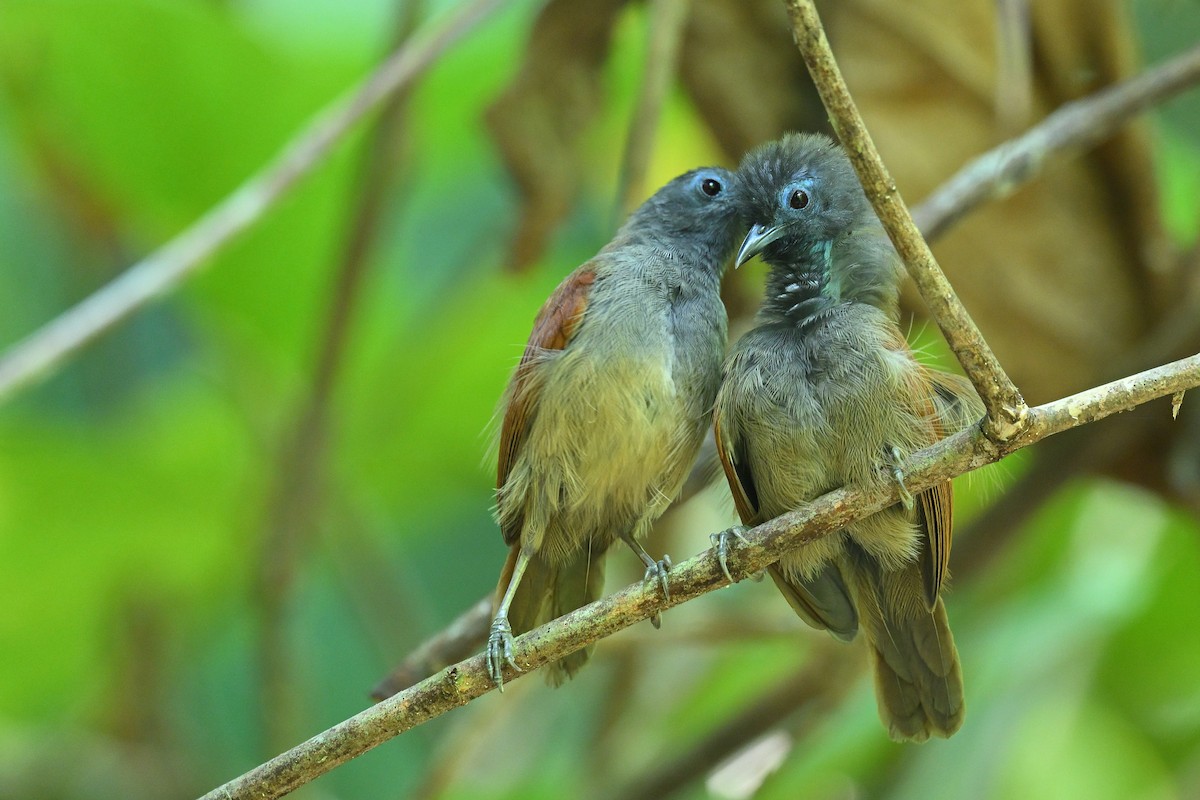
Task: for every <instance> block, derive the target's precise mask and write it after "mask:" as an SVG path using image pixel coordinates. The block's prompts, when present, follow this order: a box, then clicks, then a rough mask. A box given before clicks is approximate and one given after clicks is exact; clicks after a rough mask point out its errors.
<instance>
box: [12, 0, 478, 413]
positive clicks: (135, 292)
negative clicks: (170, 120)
mask: <svg viewBox="0 0 1200 800" xmlns="http://www.w3.org/2000/svg"><path fill="white" fill-rule="evenodd" d="M500 5H502V0H473V2H471V3H468V4H467V5H464V6H463V7H462V8H460V9H459V10H457V11H456V12H455V13H454V14H453V16H451V17H450V18H448V19H446V20H445V21H444V22H442V23H441V24H439V25H437V26H436V27H435V28H433V29H431V30H429V31H427V32H425V33H424V34H422V35H419V36H417V37H416V38H415V39H414V40H413V42H412V44H410V45H408V46H407V47H404V48H403V49H401V50H398V51H397V52H396V53H395V54H394V55H392V56H391V57H390V58H388V60H387V61H385V62H384V63H383V64H381V65H380V66H379V67H378V68H377V69H376V70H375V71H374V72H373V73H371V75H369V76H368V77H367V78H366V80H364V81H363V82H362V83H361V84H359V86H358V87H357V88H355V89H354V90H353V91H351V92H350V93H349V94H347V95H345V96H343V97H342V98H340V99H338V100H336V101H334V102H333V103H332V104H331V105H329V106H327V107H326V108H325V109H324V110H322V111H321V112H320V113H319V114H317V115H316V117H314V118H313V120H312V121H311V122H310V123H309V124H308V125H307V126H306V127H305V128H304V129H303V130H302V131H300V133H298V134H297V135H296V136H295V137H294V138H292V140H291V141H290V142H288V143H287V144H286V145H284V147H283V149H282V151H281V152H280V153H279V155H277V156H276V157H275V158H274V159H273V160H272V161H271V162H270V163H269V164H267V166H266V167H264V168H263V169H262V170H261V171H259V172H258V173H257V174H256V175H254V176H253V177H252V178H250V179H249V180H248V181H246V182H245V183H244V184H242V185H241V186H240V187H238V188H237V189H236V190H234V192H233V193H232V194H230V195H229V196H227V197H226V198H225V199H224V200H222V201H221V202H220V203H218V204H217V205H216V206H215V207H213V208H212V209H211V210H210V211H209V212H208V213H206V214H205V215H204V216H203V217H201V218H200V219H199V220H197V221H196V222H195V223H194V224H193V225H192V226H191V227H189V228H188V229H187V230H185V231H184V232H183V233H181V234H179V235H178V236H176V237H175V238H174V239H172V240H171V241H170V242H168V243H167V244H165V245H164V246H163V247H161V248H160V249H158V250H156V251H155V252H153V253H151V254H150V255H149V256H147V257H146V258H144V259H142V260H141V261H139V262H137V263H136V264H134V265H133V266H132V267H130V268H129V269H127V270H126V271H125V272H123V273H122V274H121V275H119V276H118V277H117V278H115V279H114V280H113V281H112V282H110V283H109V284H108V285H106V286H104V287H103V288H102V289H100V290H99V291H97V292H95V293H94V294H91V295H89V296H88V297H86V298H85V299H83V300H82V301H81V302H80V303H78V304H77V305H75V306H74V307H72V308H70V309H68V310H67V311H64V312H63V313H62V314H60V315H58V316H57V317H55V318H54V319H52V320H51V321H50V322H48V323H46V324H45V325H43V326H42V327H41V328H39V329H38V330H36V331H34V332H33V333H31V334H30V335H29V336H28V337H26V338H25V339H23V340H21V341H20V342H17V343H16V344H15V345H13V346H12V347H11V348H9V350H8V351H7V352H6V353H5V354H4V355H3V357H0V400H3V399H5V398H7V397H9V396H10V395H11V394H12V393H13V392H14V391H16V390H17V389H19V388H20V387H22V386H24V385H25V384H27V383H29V382H31V381H33V380H34V379H35V378H37V377H39V376H40V375H42V374H43V373H46V372H48V371H50V370H51V369H53V368H54V367H55V366H57V365H58V364H59V363H60V362H62V361H63V360H64V359H65V358H66V357H67V356H69V355H71V354H72V353H74V352H75V351H76V350H78V349H79V348H81V347H83V346H84V345H85V344H87V343H88V342H90V341H91V340H92V339H95V338H96V337H97V336H99V335H100V334H102V333H104V332H105V331H106V330H108V329H109V328H111V327H112V326H114V325H116V324H117V323H118V322H120V321H122V320H123V319H125V318H126V317H128V316H129V315H130V314H132V313H133V312H134V311H137V310H138V309H139V308H141V307H142V306H144V305H145V304H146V303H148V302H150V301H151V300H153V299H154V298H156V297H158V296H159V295H161V294H164V293H165V292H167V291H168V290H170V289H172V288H173V287H174V286H175V285H176V284H178V283H179V282H180V281H182V280H183V279H184V278H186V277H188V276H189V275H190V274H191V273H193V272H195V271H196V270H197V269H199V268H200V267H201V266H203V265H204V264H205V263H206V262H207V261H208V260H209V259H210V258H211V257H212V256H213V255H215V254H216V253H218V252H220V251H221V250H222V249H223V248H224V247H225V246H226V245H228V244H229V243H230V242H231V241H232V240H233V239H234V237H236V236H237V235H238V234H239V233H241V232H242V231H244V230H246V229H247V228H249V227H250V226H251V225H253V224H254V223H255V222H257V221H258V220H259V219H260V218H261V217H262V216H263V215H264V214H265V213H266V212H267V211H268V210H269V209H271V208H272V207H273V206H274V205H275V204H276V203H277V202H278V201H279V199H280V198H281V197H283V196H284V195H285V194H286V193H287V192H288V191H289V190H291V189H292V188H293V187H294V186H295V185H296V184H297V183H298V182H299V181H300V179H301V178H304V177H306V176H307V175H308V174H309V173H311V172H312V171H313V170H314V169H315V168H316V167H317V166H319V165H320V164H321V163H322V162H323V161H324V160H325V158H326V156H327V155H328V154H329V152H330V151H331V150H332V149H333V148H334V147H335V146H336V145H337V144H338V142H340V141H341V140H342V138H343V137H344V136H345V135H346V133H347V132H349V131H350V129H351V128H353V127H354V125H355V124H356V123H358V122H359V120H361V119H362V118H363V117H364V116H365V115H366V114H367V113H369V112H370V111H371V110H373V109H374V108H375V107H376V106H377V105H378V104H379V103H380V102H381V101H382V100H383V99H385V98H386V97H388V96H390V95H392V94H394V93H395V92H397V91H399V90H400V89H403V88H404V87H406V86H409V85H410V84H412V82H413V81H414V80H415V79H416V78H417V77H419V76H420V75H421V74H422V73H423V72H424V71H425V70H426V69H428V68H429V67H430V66H431V65H432V64H433V63H434V62H435V60H436V59H437V58H438V56H440V55H441V54H442V53H443V52H445V51H446V49H447V48H449V47H450V46H451V45H452V44H454V43H455V42H457V41H458V40H459V39H461V38H462V37H463V36H464V35H465V34H466V33H467V32H468V31H470V30H471V29H472V28H474V27H475V25H477V24H478V23H479V22H481V21H482V20H483V19H484V18H486V17H487V16H488V14H489V13H490V12H492V11H494V10H495V9H496V8H498V7H499V6H500Z"/></svg>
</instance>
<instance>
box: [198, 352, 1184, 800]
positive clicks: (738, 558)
mask: <svg viewBox="0 0 1200 800" xmlns="http://www.w3.org/2000/svg"><path fill="white" fill-rule="evenodd" d="M1197 386H1200V354H1198V355H1194V356H1190V357H1188V358H1185V359H1182V360H1179V361H1175V362H1172V363H1170V364H1167V365H1165V366H1162V367H1157V368H1155V369H1152V370H1147V371H1146V372H1141V373H1138V374H1137V375H1132V376H1130V377H1128V378H1122V379H1121V380H1118V381H1114V382H1112V383H1108V384H1105V385H1103V386H1098V387H1096V388H1094V389H1090V390H1088V391H1086V392H1081V393H1079V394H1076V395H1072V396H1070V397H1067V398H1064V399H1062V400H1057V401H1055V402H1053V403H1048V404H1046V405H1043V406H1038V407H1036V408H1033V409H1030V410H1029V411H1028V423H1027V425H1026V426H1025V428H1024V429H1023V430H1022V432H1021V435H1020V436H1019V437H1016V438H1014V439H1012V440H1010V441H1008V442H1004V443H1002V444H997V443H996V442H995V441H993V440H992V439H990V438H988V437H987V436H985V435H984V434H983V432H982V431H981V430H980V429H979V428H972V429H969V430H966V431H963V432H961V433H959V434H956V435H955V436H953V437H951V438H949V439H945V440H943V441H941V442H939V443H938V444H936V445H934V446H933V447H930V448H928V449H926V450H922V451H921V452H919V453H916V454H915V455H913V456H912V457H911V458H910V460H909V462H908V475H907V484H908V487H909V489H910V491H913V492H919V491H923V490H925V489H927V488H928V487H930V486H933V485H934V484H938V483H942V482H944V481H947V480H950V479H951V478H953V477H955V476H957V475H960V474H962V473H964V472H967V471H970V470H973V469H978V468H979V467H981V466H983V465H985V464H989V463H992V462H994V461H998V460H999V459H1001V458H1003V457H1004V456H1006V455H1008V454H1010V453H1012V452H1015V451H1016V450H1019V449H1021V448H1023V447H1026V446H1028V445H1030V444H1033V443H1034V442H1037V441H1040V440H1041V439H1044V438H1045V437H1047V436H1050V435H1052V434H1055V433H1060V432H1062V431H1064V430H1068V429H1070V428H1074V427H1076V426H1079V425H1083V424H1086V423H1087V422H1092V421H1095V420H1098V419H1100V418H1102V417H1105V416H1109V415H1111V414H1117V413H1120V412H1122V411H1127V410H1129V409H1130V408H1133V407H1134V406H1136V405H1139V404H1141V403H1145V402H1148V401H1150V400H1153V399H1156V398H1159V397H1164V396H1168V395H1172V394H1175V393H1176V392H1179V391H1183V390H1186V389H1190V388H1195V387H1197ZM1164 413H1167V411H1166V410H1165V409H1164ZM898 500H899V496H898V487H897V486H896V484H895V483H894V482H893V481H887V480H881V481H880V482H879V483H877V484H875V485H872V486H866V487H855V488H841V489H836V490H834V491H832V492H829V493H828V494H826V495H823V496H821V497H819V498H817V499H816V500H814V501H813V502H811V503H809V504H808V505H807V506H805V507H804V508H801V509H799V510H796V511H792V512H789V513H787V514H784V515H782V516H780V517H777V518H776V519H773V520H771V521H770V522H766V523H763V524H762V525H759V526H758V527H756V528H754V529H752V530H751V531H750V532H748V533H747V534H746V536H747V538H748V539H749V540H750V542H751V544H750V545H748V546H743V547H741V548H739V549H738V550H736V551H735V552H734V553H733V554H732V555H731V558H730V559H729V561H730V563H729V568H730V572H731V573H732V574H733V576H734V577H735V579H737V580H742V579H743V578H746V577H749V576H750V575H753V574H754V573H756V572H758V571H759V570H762V569H765V568H766V567H767V566H768V565H770V564H772V563H774V562H775V561H777V560H778V559H779V557H780V556H782V555H783V554H784V553H786V552H788V551H789V550H792V549H794V548H796V547H801V546H803V545H804V544H806V543H808V542H811V541H813V540H815V539H819V538H821V537H822V536H825V535H827V534H829V533H832V532H833V531H835V530H838V529H840V528H842V527H843V526H845V525H847V524H849V523H852V522H854V521H856V520H859V519H862V518H864V517H866V516H869V515H871V514H874V513H876V512H878V511H880V510H882V509H884V508H886V507H888V506H890V505H893V504H895V503H896V502H898ZM670 582H671V598H670V600H664V599H663V596H662V593H661V592H660V591H659V589H658V588H657V586H650V585H647V584H646V583H644V582H638V583H636V584H633V585H632V586H627V587H626V588H624V589H622V590H620V591H618V592H615V593H613V594H611V595H609V596H607V597H604V598H602V599H600V600H598V601H596V602H595V603H592V604H591V605H588V606H584V607H583V608H580V609H577V610H575V611H573V612H571V613H570V614H566V615H564V616H562V617H560V618H558V619H556V620H554V621H553V622H550V623H548V624H546V625H543V626H542V627H540V628H537V629H536V630H533V631H530V632H529V633H526V634H524V635H522V636H520V637H518V638H517V640H516V648H515V652H516V659H517V661H518V662H519V663H521V664H522V665H523V667H524V669H525V671H524V672H523V673H520V674H516V673H513V674H510V675H508V676H506V677H507V680H509V681H511V680H515V679H517V678H519V677H523V676H525V675H528V674H529V673H530V672H532V671H534V670H536V669H537V668H538V667H540V666H543V665H544V664H547V663H549V662H551V661H555V660H557V659H559V658H562V657H563V656H565V655H567V654H569V653H572V652H574V651H576V650H578V649H580V648H582V647H585V646H587V645H589V644H592V643H594V642H596V641H598V640H599V639H602V638H604V637H606V636H611V635H612V634H613V633H615V632H616V631H618V630H621V629H623V628H627V627H629V626H630V625H633V624H634V623H637V622H640V621H642V620H644V619H648V618H649V617H650V616H652V615H653V614H656V613H660V612H662V611H664V610H665V609H667V608H670V607H672V606H676V605H679V604H680V603H685V602H687V601H689V600H692V599H694V598H696V597H699V596H700V595H702V594H706V593H708V592H711V591H714V590H715V589H720V588H722V587H723V586H726V585H728V583H727V582H726V581H725V579H724V577H723V576H722V574H721V569H720V567H719V566H718V565H717V563H716V558H715V557H714V556H713V553H712V551H711V550H705V551H704V552H703V553H700V554H699V555H696V556H693V557H692V558H689V559H688V560H687V561H685V562H683V563H682V564H679V565H677V566H676V567H674V568H672V570H671V572H670ZM483 662H484V658H483V655H482V654H479V655H476V656H473V657H472V658H469V659H466V660H464V661H460V662H459V663H457V664H454V665H453V666H450V667H447V668H446V669H444V670H442V671H441V672H440V673H438V674H437V675H434V676H432V677H430V678H427V679H425V680H424V681H422V682H421V683H419V684H417V685H416V686H413V687H410V688H409V689H406V690H405V691H403V692H400V693H399V694H397V695H395V696H393V697H391V698H389V699H387V700H385V701H383V702H382V703H379V704H378V705H376V706H373V707H371V708H368V709H366V710H365V711H362V712H361V713H359V714H357V715H355V716H354V717H351V718H350V719H348V720H346V721H344V722H342V723H340V724H338V725H335V726H334V727H332V728H330V729H329V730H327V731H325V732H324V733H321V734H319V735H317V736H315V737H313V738H312V739H309V740H308V741H306V742H304V743H303V744H300V745H297V746H296V747H294V748H292V749H291V750H289V751H287V752H286V753H283V754H282V755H279V756H277V757H275V758H273V759H271V760H270V761H268V762H267V763H265V764H262V765H260V766H259V767H257V768H256V769H254V770H252V771H250V772H248V773H246V774H245V775H243V776H241V777H240V778H237V779H235V780H233V781H231V782H229V783H227V784H225V785H224V786H221V787H219V788H217V789H214V790H213V791H212V792H210V793H209V794H207V795H205V796H204V800H236V799H237V798H255V799H256V800H257V799H259V798H271V797H279V796H281V795H283V794H286V793H287V792H289V791H291V790H293V789H295V788H296V787H298V786H300V785H302V784H304V783H307V782H309V781H311V780H313V779H314V778H316V777H317V776H319V775H323V774H324V773H326V772H329V771H330V770H332V769H333V768H335V767H337V766H338V765H340V764H343V763H345V762H346V761H348V760H350V759H352V758H354V757H356V756H358V755H361V754H362V753H365V752H366V751H367V750H370V749H371V748H373V747H375V746H377V745H379V744H381V743H382V742H384V741H387V740H388V739H390V738H392V737H394V736H397V735H399V734H401V733H403V732H405V731H407V730H410V729H411V728H413V727H415V726H417V725H420V724H421V723H423V722H426V721H428V720H430V719H433V718H434V717H437V716H440V715H441V714H444V713H445V712H446V711H449V710H450V709H452V708H456V707H458V706H461V705H465V704H466V703H468V702H470V701H471V700H473V699H475V698H477V697H480V696H482V695H484V694H486V693H487V692H489V691H491V690H492V689H493V688H495V684H493V683H492V681H491V679H490V678H489V677H488V674H487V669H486V667H485V666H484V663H483ZM510 673H511V670H510Z"/></svg>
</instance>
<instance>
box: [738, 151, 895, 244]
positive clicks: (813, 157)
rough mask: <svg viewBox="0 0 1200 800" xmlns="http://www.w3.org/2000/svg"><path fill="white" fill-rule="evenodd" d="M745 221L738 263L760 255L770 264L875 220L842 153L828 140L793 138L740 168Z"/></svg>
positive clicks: (746, 160) (753, 153)
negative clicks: (747, 231)
mask: <svg viewBox="0 0 1200 800" xmlns="http://www.w3.org/2000/svg"><path fill="white" fill-rule="evenodd" d="M738 177H739V178H740V179H741V182H742V189H743V191H742V196H741V208H742V215H743V216H744V217H745V219H746V221H747V222H749V223H750V225H751V228H750V234H749V235H748V236H747V237H746V240H745V242H744V243H743V245H742V249H741V251H740V252H739V253H738V259H737V263H738V265H741V264H742V263H744V262H745V261H747V260H749V259H750V258H751V257H752V256H754V255H757V254H758V253H762V254H763V258H764V259H766V261H767V262H768V263H772V264H774V263H778V262H792V261H797V260H807V259H808V258H809V256H810V252H811V251H813V250H815V249H818V248H824V247H826V246H827V245H828V243H829V242H831V241H832V240H834V239H836V238H837V237H839V236H841V235H842V234H844V233H846V232H848V231H850V230H853V229H854V228H855V227H858V226H859V225H861V224H863V223H864V222H870V221H872V220H874V216H873V212H872V210H871V206H870V204H869V203H868V202H867V198H866V195H864V194H863V190H862V187H861V186H860V185H859V183H858V179H857V177H855V174H854V168H853V167H852V166H851V165H850V160H849V159H848V158H847V157H846V154H845V153H844V152H842V149H841V148H840V147H838V146H837V144H835V143H834V142H833V140H832V139H830V138H829V137H828V136H824V135H822V134H816V133H789V134H787V135H786V136H784V137H783V138H782V139H778V140H776V141H774V142H768V143H767V144H764V145H762V146H761V147H758V148H756V149H755V150H753V151H751V152H750V153H748V154H747V155H746V157H745V158H744V159H742V164H741V166H740V167H739V168H738Z"/></svg>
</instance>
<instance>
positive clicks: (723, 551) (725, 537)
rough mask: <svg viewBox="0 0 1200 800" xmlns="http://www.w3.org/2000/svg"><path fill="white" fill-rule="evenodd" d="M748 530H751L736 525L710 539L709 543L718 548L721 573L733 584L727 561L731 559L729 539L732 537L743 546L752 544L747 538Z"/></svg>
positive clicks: (713, 535)
mask: <svg viewBox="0 0 1200 800" xmlns="http://www.w3.org/2000/svg"><path fill="white" fill-rule="evenodd" d="M748 530H750V529H749V528H748V527H746V526H745V525H734V526H733V527H732V528H726V529H725V530H723V531H720V532H719V533H714V534H712V535H711V536H709V537H708V541H709V542H711V543H712V546H713V547H714V548H716V551H717V562H718V563H720V565H721V572H724V573H725V577H726V578H727V579H728V580H729V582H730V583H733V576H732V575H730V574H729V564H728V563H727V561H726V559H727V558H728V557H729V539H730V538H731V537H732V538H734V539H737V540H738V541H739V542H741V543H742V544H750V540H749V539H747V538H746V536H745V534H746V531H748Z"/></svg>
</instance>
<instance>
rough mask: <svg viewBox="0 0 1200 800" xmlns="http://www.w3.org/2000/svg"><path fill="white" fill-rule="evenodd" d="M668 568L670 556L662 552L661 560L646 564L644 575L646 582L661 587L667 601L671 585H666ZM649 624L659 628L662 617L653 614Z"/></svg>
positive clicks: (669, 596)
mask: <svg viewBox="0 0 1200 800" xmlns="http://www.w3.org/2000/svg"><path fill="white" fill-rule="evenodd" d="M670 569H671V557H670V556H669V555H667V554H666V553H664V554H663V557H662V560H661V561H652V562H650V563H649V564H647V565H646V577H645V581H646V582H647V583H652V582H654V581H657V582H658V585H659V586H661V587H662V593H663V599H664V600H668V601H669V600H670V599H671V587H669V586H668V585H667V572H668V571H669V570H670ZM650 624H651V625H653V626H654V627H655V628H661V627H662V618H661V617H659V615H658V614H655V615H654V616H653V617H651V618H650Z"/></svg>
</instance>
